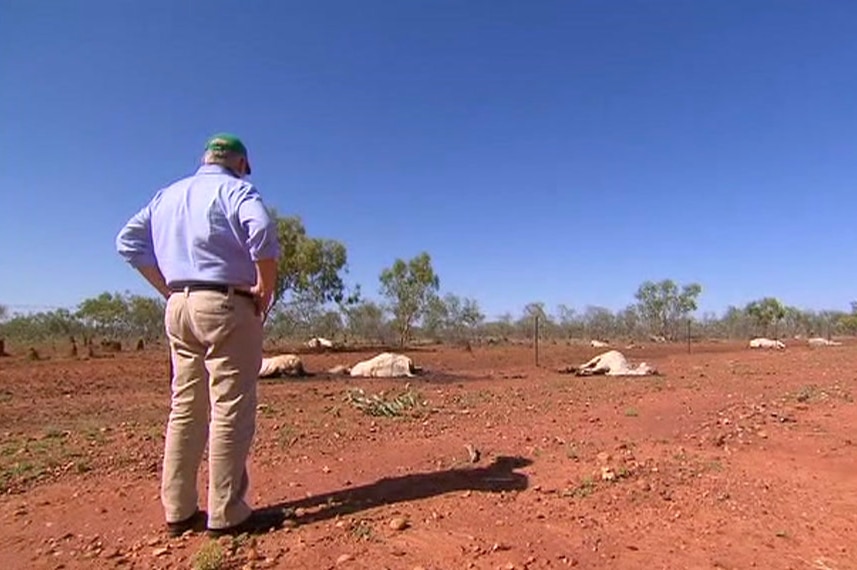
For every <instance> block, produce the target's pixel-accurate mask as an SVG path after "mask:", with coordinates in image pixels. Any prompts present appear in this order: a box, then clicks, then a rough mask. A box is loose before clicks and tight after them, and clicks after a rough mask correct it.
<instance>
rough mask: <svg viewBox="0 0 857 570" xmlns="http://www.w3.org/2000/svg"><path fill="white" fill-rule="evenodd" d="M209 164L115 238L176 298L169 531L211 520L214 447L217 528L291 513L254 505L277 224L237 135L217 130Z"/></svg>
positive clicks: (166, 471) (169, 309)
mask: <svg viewBox="0 0 857 570" xmlns="http://www.w3.org/2000/svg"><path fill="white" fill-rule="evenodd" d="M202 162H203V164H202V166H201V167H200V168H199V169H198V170H197V172H196V173H195V174H194V175H192V176H190V177H187V178H184V179H182V180H179V181H178V182H175V183H173V184H172V185H170V186H167V187H166V188H164V189H162V190H160V191H159V192H157V193H156V194H155V196H154V198H153V199H152V201H151V202H150V203H149V204H148V205H147V206H146V207H145V208H143V209H142V210H140V211H139V212H138V213H137V214H136V215H135V216H134V217H132V218H131V219H130V220H129V221H128V223H127V224H126V225H125V227H123V228H122V230H121V231H120V232H119V235H118V236H117V238H116V247H117V250H118V252H119V254H120V255H121V256H122V257H123V258H124V259H125V260H126V261H127V262H128V263H130V264H131V265H132V266H133V267H134V268H136V269H137V270H138V271H139V272H140V273H141V274H142V275H143V277H145V278H146V280H147V281H148V282H149V283H150V284H151V285H152V286H153V287H154V288H155V289H157V290H158V292H159V293H160V294H161V295H163V296H164V297H165V298H166V299H167V306H166V315H165V318H164V322H165V328H166V333H167V337H168V339H169V342H170V355H171V359H172V370H173V374H172V397H171V406H170V408H171V409H170V415H169V421H168V423H167V433H166V442H165V444H164V464H163V473H162V482H161V501H162V503H163V506H164V511H165V518H166V522H167V531H168V533H169V534H170V535H171V536H179V535H181V534H183V533H184V532H186V531H188V530H191V529H196V528H197V527H198V526H202V524H203V523H204V522H205V518H206V517H205V514H204V513H203V512H202V511H200V510H199V507H198V505H197V503H198V494H197V472H198V470H199V466H200V463H201V461H202V455H203V452H204V450H205V445H206V443H208V444H209V450H208V462H209V479H208V517H207V527H208V531H209V534H211V535H214V536H218V535H222V534H240V533H242V532H254V531H264V530H268V529H269V528H272V527H278V526H280V525H281V524H282V522H283V516H282V513H277V512H265V511H253V510H252V509H251V508H250V506H249V505H248V504H247V502H246V501H245V496H246V494H247V488H248V484H249V479H248V475H247V468H246V463H247V456H248V454H249V451H250V446H251V443H252V441H253V437H254V435H255V429H256V382H257V379H258V373H259V367H260V365H261V361H262V325H263V320H264V315H265V314H267V309H268V308H269V305H270V303H271V298H272V295H273V291H274V287H275V282H276V278H277V265H276V264H277V259H278V257H279V255H280V245H279V242H278V240H277V228H276V225H275V223H274V221H272V219H271V218H270V217H269V215H268V212H267V210H266V208H265V205H264V203H263V202H262V197H261V196H260V195H259V192H258V191H257V189H256V188H255V187H254V186H253V184H251V183H250V182H247V181H246V180H245V177H246V176H247V175H249V174H250V161H249V157H248V155H247V148H246V147H245V146H244V144H243V143H242V142H241V140H240V139H238V138H237V137H235V136H234V135H231V134H228V133H221V134H218V135H215V136H213V137H212V138H211V139H209V140H208V142H207V143H206V146H205V154H204V155H203V159H202ZM209 414H210V421H209V417H208V416H209Z"/></svg>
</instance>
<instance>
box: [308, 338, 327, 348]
mask: <svg viewBox="0 0 857 570" xmlns="http://www.w3.org/2000/svg"><path fill="white" fill-rule="evenodd" d="M306 345H307V347H308V348H315V349H320V350H326V349H330V348H333V341H332V340H328V339H326V338H322V337H319V336H317V337H313V338H311V339H309V340H308V341H307V343H306Z"/></svg>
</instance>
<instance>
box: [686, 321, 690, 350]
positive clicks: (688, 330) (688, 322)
mask: <svg viewBox="0 0 857 570" xmlns="http://www.w3.org/2000/svg"><path fill="white" fill-rule="evenodd" d="M687 353H688V354H690V319H687Z"/></svg>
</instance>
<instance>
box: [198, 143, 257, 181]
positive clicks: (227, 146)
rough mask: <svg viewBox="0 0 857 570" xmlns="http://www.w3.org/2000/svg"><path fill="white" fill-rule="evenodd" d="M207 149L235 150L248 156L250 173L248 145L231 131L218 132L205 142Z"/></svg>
mask: <svg viewBox="0 0 857 570" xmlns="http://www.w3.org/2000/svg"><path fill="white" fill-rule="evenodd" d="M205 150H209V151H211V152H234V153H237V154H240V155H241V156H243V157H245V158H247V174H250V158H249V157H248V156H247V147H246V146H244V143H243V142H241V139H239V138H238V137H236V136H235V135H232V134H229V133H217V134H216V135H213V136H212V137H211V138H209V139H208V142H206V143H205Z"/></svg>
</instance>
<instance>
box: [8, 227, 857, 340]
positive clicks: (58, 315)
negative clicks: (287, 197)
mask: <svg viewBox="0 0 857 570" xmlns="http://www.w3.org/2000/svg"><path fill="white" fill-rule="evenodd" d="M274 215H275V216H276V213H274ZM276 219H277V228H278V235H279V239H280V243H281V245H282V250H283V253H282V256H281V258H280V260H279V278H278V283H277V287H276V291H275V294H274V305H273V309H272V311H271V314H270V315H269V319H268V321H267V322H266V334H267V336H268V337H269V338H274V339H288V340H295V341H298V340H306V339H308V338H310V337H313V336H322V337H326V338H330V339H334V340H338V341H340V342H370V343H380V344H399V345H405V344H407V343H410V342H414V341H434V342H474V341H480V340H488V341H502V340H511V339H521V338H528V337H530V336H531V335H532V332H533V325H534V322H535V319H536V317H538V322H539V325H540V327H539V329H540V336H542V337H543V338H548V339H550V338H553V339H601V340H610V339H627V340H640V339H650V340H658V341H661V340H678V339H683V338H684V337H685V336H686V334H687V333H688V331H690V332H691V334H692V336H693V337H695V338H723V339H727V338H748V337H751V336H772V337H778V338H782V337H792V336H797V335H802V336H831V335H850V334H857V302H855V303H852V305H851V310H850V311H809V310H802V309H799V308H797V307H792V306H788V305H785V304H783V303H782V302H781V301H780V300H779V299H776V298H773V297H765V298H762V299H758V300H755V301H752V302H750V303H748V304H747V305H745V306H743V307H735V306H730V307H728V308H727V309H726V310H725V311H724V313H723V314H721V315H716V314H712V313H706V314H703V315H701V316H700V315H695V312H696V311H697V309H698V300H699V297H700V295H701V294H702V292H703V289H702V286H701V285H700V284H698V283H688V284H681V285H680V284H678V283H676V282H675V281H673V280H671V279H663V280H661V281H645V282H643V283H641V284H640V286H639V288H638V289H637V291H636V293H635V295H634V300H635V302H634V303H631V304H629V305H628V306H627V307H625V308H624V309H621V310H618V311H611V310H610V309H608V308H605V307H600V306H586V307H583V308H582V309H576V308H573V307H570V306H568V305H560V306H559V307H556V309H555V310H554V311H549V310H548V308H547V307H546V306H545V304H544V303H542V302H539V301H534V302H531V303H529V304H527V305H526V306H525V307H524V310H523V312H522V313H521V314H518V315H513V314H512V313H507V314H504V315H502V316H500V317H499V318H496V319H492V320H488V319H486V317H485V315H484V313H483V312H482V310H481V308H480V306H479V303H478V301H477V300H476V299H473V298H468V297H461V296H458V295H456V294H454V293H453V292H442V291H441V286H440V278H439V276H438V275H437V273H436V272H435V270H434V267H433V266H432V261H431V256H430V255H429V254H428V253H427V252H423V253H420V254H419V255H417V256H415V257H414V258H412V259H409V260H406V259H395V260H394V261H393V263H392V264H391V265H390V266H389V267H387V268H384V269H383V270H382V271H381V273H380V275H379V277H378V293H379V294H380V299H379V300H373V299H367V298H364V295H363V293H362V291H361V288H360V286H358V285H354V286H350V285H349V284H348V263H347V262H348V256H347V250H346V247H345V246H344V244H342V243H341V242H339V241H336V240H332V239H326V238H314V237H311V236H309V235H308V234H307V232H306V228H305V226H304V224H303V222H302V221H301V219H300V218H298V217H294V216H292V217H280V216H276ZM163 311H164V301H163V299H158V298H151V297H146V296H141V295H134V294H130V293H124V294H123V293H118V292H115V293H110V292H104V293H101V294H100V295H97V296H96V297H92V298H88V299H84V300H83V301H81V302H80V303H79V304H78V306H77V307H76V308H75V310H69V309H57V310H53V311H45V312H37V313H28V314H11V313H10V312H9V311H8V309H7V308H6V307H4V306H2V305H0V337H5V338H8V339H10V340H11V341H18V342H40V341H47V340H52V339H57V338H63V337H65V338H68V337H71V336H75V337H94V336H98V337H103V338H114V339H121V338H126V339H127V338H143V339H147V340H152V339H155V338H160V337H162V336H163Z"/></svg>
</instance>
